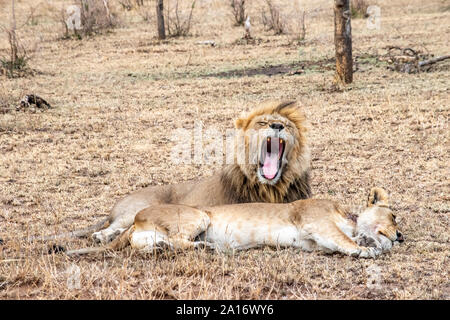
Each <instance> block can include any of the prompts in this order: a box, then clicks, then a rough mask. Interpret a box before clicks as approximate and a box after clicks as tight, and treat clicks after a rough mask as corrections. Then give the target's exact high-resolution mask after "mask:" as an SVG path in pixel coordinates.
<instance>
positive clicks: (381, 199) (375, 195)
mask: <svg viewBox="0 0 450 320" xmlns="http://www.w3.org/2000/svg"><path fill="white" fill-rule="evenodd" d="M375 205H377V206H380V205H383V206H388V205H389V197H388V194H387V192H386V191H385V190H384V189H382V188H372V189H371V190H370V193H369V199H368V200H367V206H368V207H372V206H375Z"/></svg>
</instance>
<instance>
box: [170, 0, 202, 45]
mask: <svg viewBox="0 0 450 320" xmlns="http://www.w3.org/2000/svg"><path fill="white" fill-rule="evenodd" d="M195 3H196V0H193V1H191V2H190V6H189V8H183V7H181V6H180V4H179V1H178V0H175V1H170V0H169V1H166V4H165V7H166V8H167V9H166V15H165V17H164V21H165V23H166V30H167V33H168V35H169V37H181V36H183V37H185V36H188V35H189V33H190V31H191V27H192V19H193V12H194V8H195Z"/></svg>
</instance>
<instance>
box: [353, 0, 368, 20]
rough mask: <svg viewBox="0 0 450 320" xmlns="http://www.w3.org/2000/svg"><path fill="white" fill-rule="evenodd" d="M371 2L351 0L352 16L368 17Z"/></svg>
mask: <svg viewBox="0 0 450 320" xmlns="http://www.w3.org/2000/svg"><path fill="white" fill-rule="evenodd" d="M368 7H369V4H368V3H367V1H366V0H351V1H350V12H351V15H352V18H355V19H356V18H367V17H368V15H367V8H368Z"/></svg>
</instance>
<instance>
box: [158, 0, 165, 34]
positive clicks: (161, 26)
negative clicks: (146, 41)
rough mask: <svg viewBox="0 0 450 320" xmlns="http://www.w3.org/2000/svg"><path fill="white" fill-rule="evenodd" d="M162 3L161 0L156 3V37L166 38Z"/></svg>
mask: <svg viewBox="0 0 450 320" xmlns="http://www.w3.org/2000/svg"><path fill="white" fill-rule="evenodd" d="M163 9H164V4H163V0H158V1H157V3H156V18H157V23H158V39H160V40H162V39H165V38H166V30H165V27H164V11H163Z"/></svg>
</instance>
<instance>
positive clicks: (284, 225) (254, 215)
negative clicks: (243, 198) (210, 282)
mask: <svg viewBox="0 0 450 320" xmlns="http://www.w3.org/2000/svg"><path fill="white" fill-rule="evenodd" d="M371 194H377V197H378V199H379V200H376V201H375V202H373V203H370V202H369V207H368V208H367V209H366V210H365V211H364V212H362V213H361V214H360V215H359V217H358V221H357V222H355V221H354V220H353V219H351V216H350V215H348V214H346V213H345V211H344V210H343V209H342V208H341V206H340V205H339V204H338V203H336V202H334V201H330V200H318V199H308V200H298V201H295V202H292V203H285V204H269V203H246V204H234V205H222V206H214V207H202V208H193V207H187V206H183V205H173V206H172V207H170V208H169V207H168V206H165V205H156V206H151V207H149V208H147V209H144V210H142V211H140V212H139V213H138V214H137V215H136V218H135V221H134V225H133V226H132V227H131V228H129V229H128V231H127V232H126V233H125V234H124V235H123V236H122V237H120V238H119V239H118V241H116V242H114V243H113V244H112V245H110V246H108V247H104V248H99V249H98V251H103V250H106V249H118V248H122V247H123V246H124V244H127V243H129V244H130V245H131V246H132V247H133V248H135V249H137V250H142V251H148V252H152V251H153V250H155V249H161V248H169V249H172V250H186V249H193V248H198V247H205V246H206V247H210V248H214V249H216V250H219V251H223V250H229V249H232V250H243V249H248V248H255V247H261V246H272V247H277V248H278V247H296V248H300V249H302V250H305V251H312V250H322V251H326V252H340V253H343V254H347V255H351V256H357V257H362V258H374V257H376V256H377V255H379V254H381V253H382V252H383V251H387V250H389V249H390V248H391V247H392V243H393V242H394V241H397V240H399V239H400V238H399V237H401V234H400V233H399V232H398V230H397V228H396V223H395V219H394V218H393V215H392V213H391V211H390V210H389V209H388V208H387V195H386V193H385V191H384V190H382V189H378V188H374V189H372V191H371ZM380 199H381V200H380ZM377 202H378V203H377ZM124 238H126V239H124ZM367 239H370V241H371V242H372V244H373V245H372V246H370V247H366V246H363V245H361V244H360V242H361V241H363V240H364V241H366V240H367ZM402 239H403V238H401V239H400V240H402ZM83 250H85V249H82V250H81V251H77V250H75V251H73V252H70V253H71V254H80V253H88V252H95V249H94V250H93V249H88V250H89V251H87V252H86V251H83Z"/></svg>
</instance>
